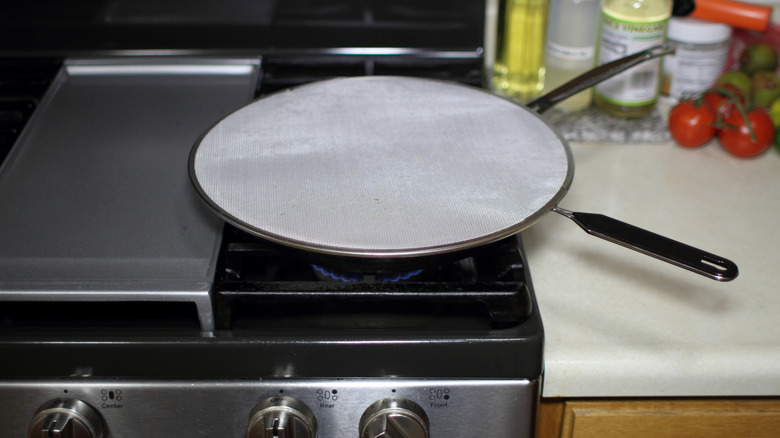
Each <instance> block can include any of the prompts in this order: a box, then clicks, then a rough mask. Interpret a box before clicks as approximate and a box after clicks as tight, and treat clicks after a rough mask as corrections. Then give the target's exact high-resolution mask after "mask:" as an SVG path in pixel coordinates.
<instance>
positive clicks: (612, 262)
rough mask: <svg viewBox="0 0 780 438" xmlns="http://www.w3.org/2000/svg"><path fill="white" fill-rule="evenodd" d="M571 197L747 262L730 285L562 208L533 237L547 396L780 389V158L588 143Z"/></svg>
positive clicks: (716, 149) (578, 160)
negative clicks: (610, 236) (602, 235)
mask: <svg viewBox="0 0 780 438" xmlns="http://www.w3.org/2000/svg"><path fill="white" fill-rule="evenodd" d="M572 149H573V151H574V158H575V174H574V182H573V184H572V189H571V190H570V191H569V193H568V195H567V196H566V197H565V198H564V199H563V200H562V201H561V203H560V206H561V207H563V208H566V209H569V210H574V211H584V212H593V213H602V214H605V215H608V216H611V217H614V218H616V219H620V220H622V221H625V222H628V223H630V224H632V225H636V226H639V227H642V228H646V229H648V230H650V231H653V232H656V233H658V234H662V235H665V236H667V237H670V238H673V239H676V240H680V241H682V242H684V243H687V244H689V245H692V246H695V247H698V248H701V249H703V250H706V251H709V252H712V253H715V254H718V255H721V256H723V257H726V258H728V259H731V260H733V261H734V262H736V264H737V265H738V266H739V269H740V275H739V277H738V278H737V279H736V280H734V281H732V282H726V283H719V282H716V281H713V280H710V279H707V278H705V277H702V276H699V275H696V274H694V273H691V272H689V271H686V270H683V269H680V268H677V267H674V266H672V265H669V264H666V263H664V262H661V261H658V260H656V259H654V258H650V257H648V256H644V255H641V254H639V253H636V252H634V251H630V250H628V249H625V248H622V247H620V246H618V245H615V244H612V243H609V242H606V241H603V240H601V239H598V238H596V237H592V236H590V235H588V234H586V233H585V232H584V231H582V230H581V229H580V228H579V227H578V226H577V225H576V224H574V223H573V222H571V221H570V220H569V219H567V218H564V217H563V216H560V215H557V214H555V213H550V214H548V215H546V216H545V217H544V218H543V219H542V220H541V221H540V222H539V223H537V224H536V225H534V226H533V227H531V228H529V229H528V230H526V231H524V232H523V238H524V242H525V248H526V252H527V254H528V263H529V266H530V269H531V278H532V281H533V284H534V288H535V290H536V294H537V298H538V301H539V306H540V309H541V313H542V318H543V321H544V326H545V336H546V345H545V376H544V388H543V396H545V397H558V396H563V397H600V396H743V395H749V396H754V395H762V396H763V395H774V396H778V395H780V287H778V286H777V285H776V284H777V282H778V281H777V276H778V275H780V153H778V151H777V150H774V149H772V150H769V151H768V153H766V154H764V155H762V156H761V157H758V158H756V159H749V160H744V159H738V158H734V157H731V156H729V155H727V153H726V152H725V151H724V150H722V149H721V148H720V146H719V145H718V144H717V142H713V143H711V144H709V145H707V146H705V147H704V148H701V149H696V150H688V149H684V148H681V147H678V146H676V145H674V144H671V143H662V144H619V143H604V144H599V143H575V144H572Z"/></svg>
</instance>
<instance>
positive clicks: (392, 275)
mask: <svg viewBox="0 0 780 438" xmlns="http://www.w3.org/2000/svg"><path fill="white" fill-rule="evenodd" d="M311 266H312V268H314V270H315V271H316V272H317V273H318V274H321V275H322V276H323V277H327V278H330V279H332V280H336V281H343V282H346V283H356V282H358V281H366V280H370V279H371V278H372V277H373V279H374V280H376V281H380V282H390V283H395V282H398V281H403V280H408V279H410V278H412V277H415V276H417V275H419V274H421V273H422V272H423V270H422V269H417V270H415V271H408V272H381V273H377V274H363V273H360V272H343V271H338V270H331V269H328V268H325V267H323V266H319V265H311Z"/></svg>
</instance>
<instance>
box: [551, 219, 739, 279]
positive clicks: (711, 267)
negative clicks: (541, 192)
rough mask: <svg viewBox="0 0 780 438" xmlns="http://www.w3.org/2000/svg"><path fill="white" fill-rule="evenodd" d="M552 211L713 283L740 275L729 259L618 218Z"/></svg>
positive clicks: (603, 236)
mask: <svg viewBox="0 0 780 438" xmlns="http://www.w3.org/2000/svg"><path fill="white" fill-rule="evenodd" d="M553 211H555V212H556V213H560V214H562V215H563V216H566V217H568V218H569V219H571V220H572V221H574V223H576V224H577V225H579V226H580V227H581V228H582V229H583V230H585V231H586V232H587V233H588V234H590V235H593V236H596V237H600V238H602V239H604V240H608V241H610V242H612V243H617V244H618V245H621V246H624V247H626V248H629V249H633V250H634V251H639V252H641V253H643V254H646V255H649V256H651V257H655V258H657V259H659V260H663V261H665V262H668V263H671V264H673V265H676V266H679V267H681V268H684V269H688V270H689V271H692V272H695V273H697V274H700V275H703V276H705V277H708V278H711V279H713V280H717V281H731V280H733V279H735V278H737V275H739V269H738V268H737V265H736V264H735V263H734V262H732V261H731V260H728V259H725V258H723V257H720V256H718V255H715V254H712V253H709V252H706V251H702V250H700V249H698V248H694V247H692V246H689V245H686V244H684V243H681V242H678V241H676V240H672V239H669V238H668V237H664V236H661V235H659V234H655V233H652V232H650V231H647V230H644V229H642V228H639V227H635V226H633V225H630V224H627V223H625V222H621V221H619V220H617V219H613V218H611V217H608V216H604V215H601V214H593V213H577V212H571V211H568V210H564V209H562V208H558V207H556V208H553Z"/></svg>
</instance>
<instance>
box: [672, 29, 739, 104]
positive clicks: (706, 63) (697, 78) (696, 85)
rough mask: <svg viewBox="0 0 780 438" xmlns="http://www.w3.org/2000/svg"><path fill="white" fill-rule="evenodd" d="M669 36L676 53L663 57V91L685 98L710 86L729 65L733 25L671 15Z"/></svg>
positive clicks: (675, 96)
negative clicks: (727, 64)
mask: <svg viewBox="0 0 780 438" xmlns="http://www.w3.org/2000/svg"><path fill="white" fill-rule="evenodd" d="M668 39H669V45H670V46H672V47H674V48H675V54H674V55H668V56H666V57H665V58H664V62H663V73H662V75H661V77H662V79H661V93H662V94H666V95H669V96H672V97H674V98H675V99H683V98H685V97H686V96H689V95H693V94H695V93H701V92H702V91H704V90H706V89H707V88H709V87H711V86H712V85H713V84H714V83H715V81H716V80H717V79H718V76H720V74H721V73H722V72H723V70H724V69H725V67H726V59H727V57H728V54H729V42H730V40H731V26H729V25H726V24H723V23H713V22H711V21H703V20H697V19H695V18H677V17H672V18H671V19H669V32H668Z"/></svg>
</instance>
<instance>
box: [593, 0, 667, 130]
mask: <svg viewBox="0 0 780 438" xmlns="http://www.w3.org/2000/svg"><path fill="white" fill-rule="evenodd" d="M671 14H672V1H671V0H603V1H602V4H601V31H600V38H599V53H598V63H599V64H604V63H607V62H609V61H613V60H615V59H618V58H622V57H624V56H627V55H630V54H632V53H636V52H639V51H641V50H645V49H648V48H650V47H655V46H659V45H662V44H664V42H665V40H666V26H667V23H668V21H669V17H670V16H671ZM660 66H661V60H660V59H652V60H649V61H645V62H644V63H642V64H639V65H637V66H635V67H632V68H630V69H628V70H627V71H625V72H623V73H620V74H618V75H616V76H614V77H612V78H610V79H608V80H606V81H604V82H602V83H600V84H598V85H597V86H596V89H595V94H594V101H595V102H596V106H597V107H598V108H599V109H600V110H602V111H604V112H605V113H607V114H611V115H614V116H618V117H643V116H646V115H648V114H650V113H651V112H652V111H653V108H654V107H655V103H656V101H657V99H658V88H659V77H660Z"/></svg>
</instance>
